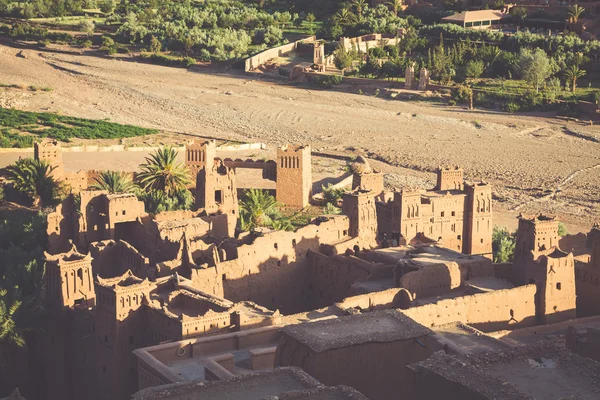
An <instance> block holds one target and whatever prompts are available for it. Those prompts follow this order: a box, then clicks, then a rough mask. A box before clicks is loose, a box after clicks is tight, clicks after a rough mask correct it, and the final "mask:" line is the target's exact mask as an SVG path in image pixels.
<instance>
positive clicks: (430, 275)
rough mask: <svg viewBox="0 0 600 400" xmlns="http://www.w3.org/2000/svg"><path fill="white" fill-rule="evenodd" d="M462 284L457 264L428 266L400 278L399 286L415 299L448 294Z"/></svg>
mask: <svg viewBox="0 0 600 400" xmlns="http://www.w3.org/2000/svg"><path fill="white" fill-rule="evenodd" d="M461 284H462V278H461V273H460V268H459V267H458V264H457V263H455V262H449V263H440V264H434V265H427V266H425V267H423V268H421V269H420V270H418V271H412V272H408V273H407V274H404V275H403V276H402V277H400V280H399V282H398V286H399V287H401V288H404V289H406V290H408V291H409V292H410V293H411V294H412V297H413V298H416V299H418V298H421V297H428V296H437V295H440V294H444V293H448V292H449V291H451V290H452V289H456V288H457V287H459V286H460V285H461Z"/></svg>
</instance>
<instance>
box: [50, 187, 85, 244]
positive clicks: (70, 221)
mask: <svg viewBox="0 0 600 400" xmlns="http://www.w3.org/2000/svg"><path fill="white" fill-rule="evenodd" d="M78 219H79V218H78V217H77V214H76V212H75V203H74V201H73V197H72V196H68V197H67V198H66V199H64V200H63V202H62V203H61V204H59V205H58V206H56V210H55V211H54V212H51V213H49V214H48V216H47V218H46V220H47V222H48V227H47V229H46V233H47V234H48V252H49V253H50V254H58V253H63V252H66V251H68V250H69V249H70V248H71V245H70V243H69V240H73V239H75V237H76V232H77V230H78V229H77V228H78Z"/></svg>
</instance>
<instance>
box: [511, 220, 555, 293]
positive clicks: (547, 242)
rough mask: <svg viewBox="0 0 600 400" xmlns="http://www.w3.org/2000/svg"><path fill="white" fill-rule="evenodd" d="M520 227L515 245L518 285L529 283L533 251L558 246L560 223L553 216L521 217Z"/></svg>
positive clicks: (514, 263)
mask: <svg viewBox="0 0 600 400" xmlns="http://www.w3.org/2000/svg"><path fill="white" fill-rule="evenodd" d="M518 218H519V227H518V228H517V239H516V244H515V259H514V262H513V266H514V268H515V279H516V280H517V284H520V285H523V284H526V283H527V279H526V271H525V270H526V266H527V264H528V262H529V261H530V260H531V252H532V251H536V252H537V251H544V250H548V249H550V248H552V247H554V246H558V221H557V220H556V219H555V218H554V217H551V216H546V215H542V214H538V215H530V216H527V215H523V214H520V215H519V217H518Z"/></svg>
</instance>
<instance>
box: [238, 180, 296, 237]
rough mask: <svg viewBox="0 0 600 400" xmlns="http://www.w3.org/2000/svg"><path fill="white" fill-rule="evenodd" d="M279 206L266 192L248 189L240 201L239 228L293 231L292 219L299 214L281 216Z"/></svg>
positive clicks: (246, 229)
mask: <svg viewBox="0 0 600 400" xmlns="http://www.w3.org/2000/svg"><path fill="white" fill-rule="evenodd" d="M280 208H281V204H279V203H278V202H277V200H276V199H275V197H273V196H272V195H270V194H269V192H267V191H266V190H260V189H248V190H246V192H245V193H244V196H243V198H242V199H241V200H240V219H239V227H240V229H241V230H243V231H251V230H254V229H256V228H258V227H268V228H271V229H274V230H276V231H293V230H294V223H295V222H296V223H297V221H294V219H295V218H296V217H297V216H298V215H300V214H301V213H297V214H295V215H292V216H288V217H286V216H283V214H282V213H281V209H280Z"/></svg>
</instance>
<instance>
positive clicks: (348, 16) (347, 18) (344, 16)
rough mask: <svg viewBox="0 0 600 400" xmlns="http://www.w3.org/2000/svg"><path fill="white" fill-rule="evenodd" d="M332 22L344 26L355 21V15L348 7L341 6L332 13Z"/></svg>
mask: <svg viewBox="0 0 600 400" xmlns="http://www.w3.org/2000/svg"><path fill="white" fill-rule="evenodd" d="M333 20H334V22H336V23H338V24H340V25H342V26H346V25H350V24H352V23H353V22H354V21H356V16H355V15H354V14H353V13H352V11H350V10H349V9H348V8H342V9H340V10H339V11H338V12H337V13H335V14H334V15H333Z"/></svg>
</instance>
